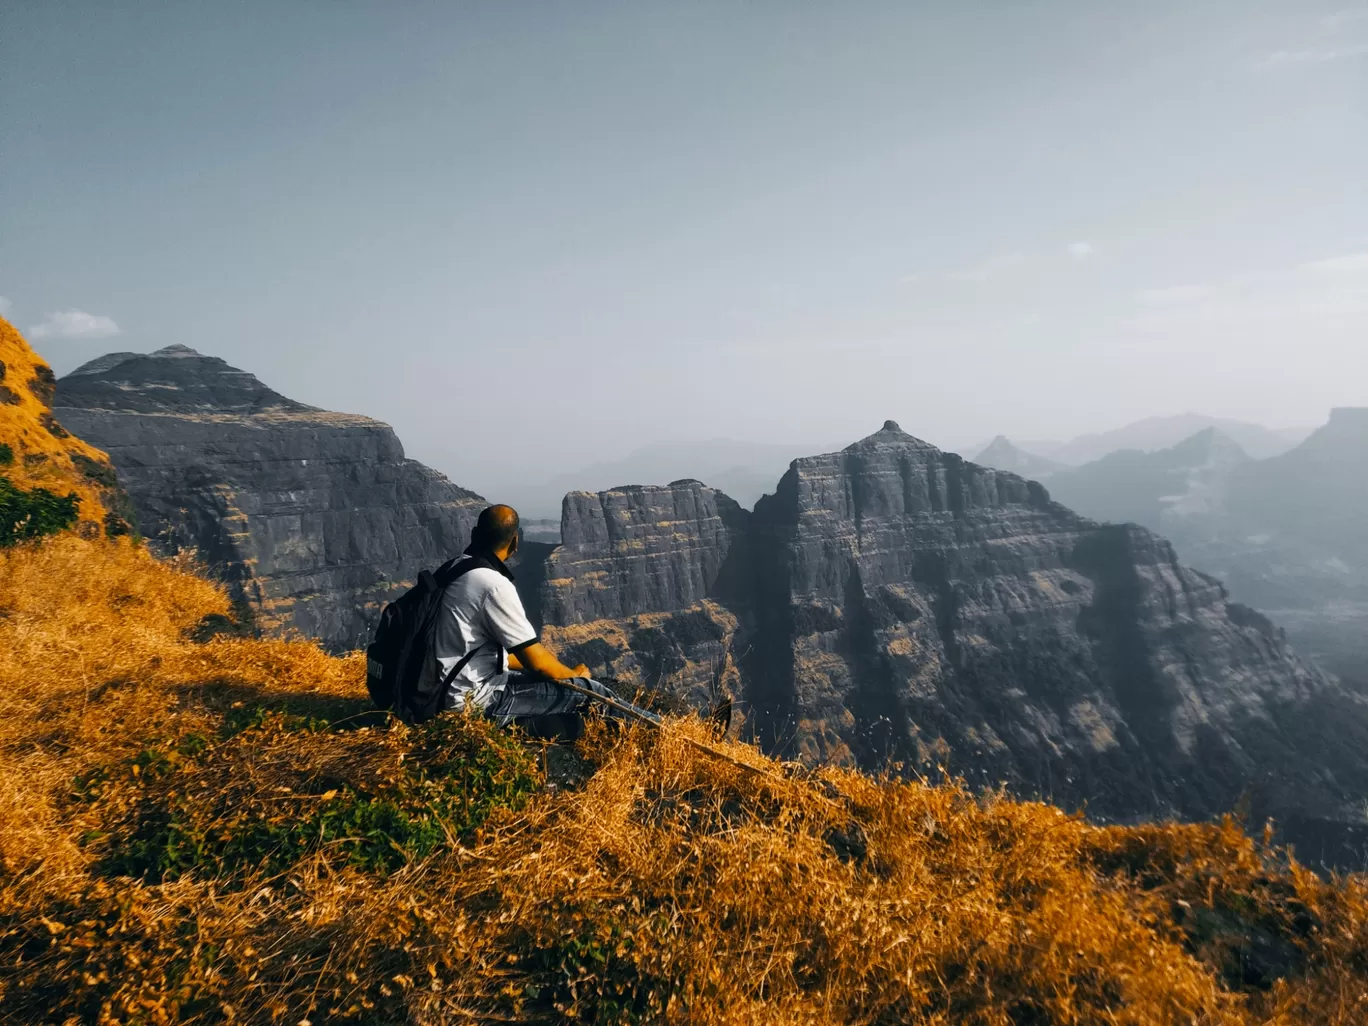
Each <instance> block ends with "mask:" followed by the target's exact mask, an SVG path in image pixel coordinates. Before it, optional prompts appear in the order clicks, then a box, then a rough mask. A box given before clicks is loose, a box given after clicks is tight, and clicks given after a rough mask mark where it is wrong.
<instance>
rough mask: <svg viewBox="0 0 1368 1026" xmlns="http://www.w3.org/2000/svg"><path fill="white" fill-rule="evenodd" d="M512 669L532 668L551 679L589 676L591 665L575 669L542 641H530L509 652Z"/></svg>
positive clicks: (509, 662) (509, 666) (510, 667)
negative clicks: (556, 655) (561, 659)
mask: <svg viewBox="0 0 1368 1026" xmlns="http://www.w3.org/2000/svg"><path fill="white" fill-rule="evenodd" d="M508 668H509V669H510V670H531V671H532V672H533V673H539V674H541V675H542V676H543V677H546V678H548V679H550V680H569V679H570V678H571V677H587V676H589V667H587V666H585V665H583V664H581V665H579V666H576V667H574V668H573V669H572V668H571V667H569V666H566V665H565V664H564V663H563V662H561V661H560V660H559V659H557V658H556V657H555V655H553V654H552V652H551V650H550V649H549V648H547V647H546V646H545V645H543V644H542V643H541V642H540V641H529V642H528V643H527V644H526V645H519V646H518V647H517V648H515V649H513V650H512V651H510V652H509V653H508Z"/></svg>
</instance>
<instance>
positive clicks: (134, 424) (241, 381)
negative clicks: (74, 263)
mask: <svg viewBox="0 0 1368 1026" xmlns="http://www.w3.org/2000/svg"><path fill="white" fill-rule="evenodd" d="M55 413H56V415H57V418H58V419H59V421H60V422H61V423H62V424H63V425H65V426H66V427H67V428H68V429H69V430H71V431H72V432H74V433H75V434H77V435H79V436H80V437H82V438H84V439H86V440H87V441H89V442H91V443H92V444H94V445H96V446H99V447H100V448H102V449H104V450H105V451H106V452H108V453H109V456H110V459H111V461H112V462H113V464H114V467H115V468H116V470H117V472H118V477H119V481H120V483H121V484H122V485H123V487H124V488H125V489H126V490H127V492H128V494H129V495H130V496H131V498H132V502H133V506H134V508H135V510H136V514H137V521H138V528H139V530H140V531H141V532H142V533H143V534H144V535H145V536H146V537H147V539H148V541H149V543H150V544H151V545H152V546H153V547H154V548H155V549H157V550H159V551H160V552H162V553H175V552H180V551H183V550H193V551H194V553H195V554H196V556H197V557H198V558H199V559H200V560H201V561H202V562H203V563H205V564H206V565H207V566H208V567H209V568H210V570H211V571H212V572H213V573H214V574H215V575H216V576H218V577H219V578H221V579H222V580H224V581H225V582H226V583H227V584H228V585H229V587H230V589H231V591H232V594H233V596H234V598H235V599H236V600H237V601H238V602H240V603H241V604H242V606H243V607H244V608H245V609H246V610H248V611H250V613H251V614H252V615H253V616H254V617H255V619H256V622H257V624H258V626H260V627H261V628H263V629H266V630H284V629H294V630H298V631H300V632H302V633H304V634H306V635H309V636H313V637H317V638H320V639H321V640H322V641H323V642H324V643H325V644H326V645H328V646H329V647H330V648H333V649H347V648H351V647H354V646H356V645H357V644H358V643H360V642H362V641H363V640H364V638H365V635H366V632H367V630H368V628H369V626H370V624H371V622H372V621H373V619H374V617H375V614H376V612H377V611H378V607H379V606H380V605H381V604H382V603H383V602H385V601H386V600H388V599H389V598H390V597H391V596H392V595H393V594H394V593H395V592H396V591H397V590H398V589H399V588H400V587H401V586H403V585H405V584H407V583H409V582H411V581H412V580H413V579H414V577H415V576H416V575H417V572H418V571H419V570H420V569H422V568H423V567H428V566H434V565H436V564H438V563H440V562H442V561H443V560H445V559H447V558H448V557H450V556H451V555H453V554H455V553H458V552H460V551H461V549H462V548H463V547H464V546H465V544H466V542H467V540H468V538H469V534H470V527H471V525H472V524H473V523H474V519H475V517H476V516H477V515H478V513H479V510H480V509H481V508H482V507H483V505H484V500H483V499H481V498H480V497H479V496H478V495H475V494H474V493H473V492H469V491H466V490H465V489H463V488H459V487H457V486H456V485H454V484H452V483H451V482H450V481H448V480H447V479H446V478H445V477H443V476H442V475H441V474H439V473H437V472H436V471H434V470H432V469H430V468H428V467H426V466H424V465H423V464H421V463H418V462H416V461H414V460H410V459H406V458H405V457H404V450H403V447H402V446H401V445H400V443H399V440H398V438H396V437H395V435H394V432H393V431H392V430H391V429H390V427H389V426H388V425H386V424H382V423H380V422H378V421H374V420H371V419H369V418H366V417H359V416H353V415H349V414H340V413H329V412H326V411H323V410H318V409H315V408H313V407H310V406H305V405H304V404H302V403H298V402H295V401H293V400H291V399H288V398H286V397H285V396H282V395H280V394H278V393H276V392H274V391H272V390H271V389H270V388H268V387H266V386H265V385H263V384H262V383H261V382H260V381H258V380H257V379H256V378H255V377H254V376H252V375H251V374H248V373H246V372H245V371H241V370H238V369H237V368H235V367H230V366H229V365H228V364H227V363H225V362H224V361H222V360H220V359H217V358H214V357H207V356H202V355H200V354H199V353H197V352H195V351H194V350H192V349H188V348H186V347H184V346H172V347H170V348H168V349H163V350H160V351H158V352H156V353H153V354H151V355H149V356H142V355H138V354H128V353H116V354H111V355H109V356H105V357H101V358H100V359H98V360H95V361H92V362H91V363H88V364H85V365H84V366H82V367H80V368H78V369H77V370H75V371H73V372H72V373H71V374H68V375H66V376H65V377H63V378H62V379H60V380H59V381H58V383H57V396H56V400H55Z"/></svg>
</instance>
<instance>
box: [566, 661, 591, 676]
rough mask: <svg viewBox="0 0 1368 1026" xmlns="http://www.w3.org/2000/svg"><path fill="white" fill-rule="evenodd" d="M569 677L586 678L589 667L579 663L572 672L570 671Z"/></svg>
mask: <svg viewBox="0 0 1368 1026" xmlns="http://www.w3.org/2000/svg"><path fill="white" fill-rule="evenodd" d="M570 675H571V676H572V677H588V676H589V667H587V666H585V665H584V664H583V663H580V664H579V665H578V666H576V667H575V668H574V669H573V670H572V671H570Z"/></svg>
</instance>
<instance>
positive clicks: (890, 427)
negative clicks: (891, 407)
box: [846, 420, 940, 452]
mask: <svg viewBox="0 0 1368 1026" xmlns="http://www.w3.org/2000/svg"><path fill="white" fill-rule="evenodd" d="M878 445H883V446H887V445H894V446H911V447H912V448H914V449H936V446H934V445H932V444H931V443H930V442H927V441H924V440H923V439H920V438H918V437H917V436H916V435H909V434H908V433H907V432H906V431H904V430H903V429H902V428H901V427H900V426H899V425H898V422H897V421H896V420H886V421H884V422H883V427H881V428H879V430H878V431H875V432H874V433H873V434H872V435H866V436H865V437H864V438H861V439H860V440H859V441H858V442H854V443H853V444H851V445H848V446H846V449H856V448H867V447H869V446H878ZM937 451H938V452H939V451H940V450H938V449H937Z"/></svg>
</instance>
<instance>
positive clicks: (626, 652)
mask: <svg viewBox="0 0 1368 1026" xmlns="http://www.w3.org/2000/svg"><path fill="white" fill-rule="evenodd" d="M691 487H693V486H691ZM620 501H622V499H621V498H620V497H615V496H611V495H610V496H608V497H605V498H603V499H601V502H602V503H604V504H606V506H607V507H611V506H612V505H613V504H614V503H616V502H620ZM593 508H594V507H593V503H591V502H590V501H589V499H588V498H586V497H574V496H572V497H570V498H569V499H567V502H566V506H565V518H564V522H563V525H562V529H563V534H564V537H565V539H566V542H565V545H564V546H563V547H562V548H561V549H560V550H557V551H556V553H554V554H553V556H552V560H553V562H554V564H555V565H556V566H558V567H559V568H560V569H559V570H558V571H557V573H556V574H555V575H552V576H554V577H557V578H558V583H556V584H554V585H551V584H548V588H554V589H556V591H557V592H558V593H559V594H562V595H563V594H573V593H575V589H576V587H578V584H579V581H580V578H581V576H583V577H584V578H585V579H586V585H587V586H591V587H592V588H593V589H594V590H595V592H596V593H600V594H611V595H612V596H613V598H612V600H611V601H608V602H603V603H600V604H598V605H596V606H594V607H593V608H592V609H591V610H580V609H576V607H574V606H573V604H571V605H566V604H564V603H562V605H560V606H555V605H554V604H553V603H551V602H548V605H547V608H548V610H549V611H552V610H553V612H550V613H549V615H548V622H550V623H553V624H554V623H558V622H574V623H575V625H576V627H575V630H576V631H577V632H578V634H579V635H583V634H585V632H586V629H596V630H597V631H598V632H599V633H600V634H601V635H602V636H603V637H610V636H611V637H612V638H613V644H614V646H615V647H614V649H613V651H612V652H611V653H610V655H611V658H608V659H607V660H606V661H605V668H606V669H614V670H621V669H627V670H628V671H629V677H631V679H635V680H639V681H641V682H643V683H649V681H648V680H646V675H645V674H639V673H637V672H636V667H638V666H639V664H640V663H641V662H642V661H643V660H642V658H641V656H640V653H638V652H637V650H636V646H635V645H634V643H633V640H632V639H633V636H634V632H635V633H640V627H639V625H640V624H642V623H645V622H646V620H647V618H649V617H651V616H659V615H668V616H670V617H672V618H674V617H679V616H681V615H687V616H692V617H701V618H705V619H706V620H707V621H708V622H720V621H721V620H723V619H724V618H725V619H727V620H728V621H729V622H730V623H731V624H732V626H731V627H730V628H729V629H728V630H725V631H719V632H715V633H717V634H718V637H717V639H716V643H717V644H721V645H725V646H726V648H727V650H728V652H727V655H728V658H729V659H730V661H731V662H730V664H729V665H730V666H734V668H735V673H734V676H732V677H731V678H730V679H728V680H724V683H725V684H726V685H727V686H730V687H732V688H733V689H734V690H735V691H736V692H737V694H738V696H739V697H740V698H741V699H743V701H744V706H745V708H746V710H747V718H748V729H750V730H751V731H753V732H754V734H755V736H756V737H757V738H758V739H759V740H761V742H762V743H763V744H765V745H766V747H768V748H770V749H772V750H775V751H778V752H783V753H786V754H794V755H801V756H803V757H806V758H808V759H812V760H824V759H835V760H851V761H856V762H859V763H861V764H864V765H866V766H879V765H883V764H886V763H888V762H890V761H892V762H900V763H902V764H905V765H911V766H913V767H921V768H923V769H926V770H929V769H931V768H933V767H935V766H937V765H943V766H946V767H948V769H949V770H950V771H951V772H952V773H964V774H966V775H968V776H970V777H971V778H972V779H974V780H975V781H977V782H980V783H995V782H998V781H1007V782H1008V783H1010V784H1011V785H1012V786H1013V788H1014V789H1015V790H1017V791H1018V792H1021V793H1028V794H1032V793H1034V794H1041V795H1043V796H1048V797H1051V798H1053V799H1055V800H1058V801H1061V802H1063V803H1065V804H1069V805H1082V804H1085V803H1086V804H1087V805H1088V807H1089V808H1090V809H1092V810H1093V811H1094V812H1096V813H1101V814H1105V815H1115V816H1129V815H1138V814H1145V815H1155V814H1169V813H1176V814H1182V815H1189V816H1191V815H1207V814H1210V813H1213V812H1217V811H1222V810H1226V809H1229V808H1230V807H1232V806H1233V805H1234V804H1235V803H1236V802H1237V801H1238V800H1240V798H1241V796H1248V797H1250V798H1251V800H1253V801H1254V802H1255V803H1256V804H1257V806H1258V807H1259V808H1260V809H1274V808H1277V809H1288V808H1294V807H1295V808H1298V809H1300V810H1301V811H1303V812H1305V811H1307V810H1310V809H1312V808H1313V807H1314V810H1315V811H1314V815H1316V816H1322V817H1326V818H1335V817H1341V818H1342V817H1344V816H1352V815H1355V814H1356V813H1354V812H1353V811H1352V805H1353V801H1354V799H1355V796H1356V795H1361V794H1362V793H1363V788H1364V787H1368V767H1366V766H1365V758H1364V756H1363V754H1362V753H1359V754H1355V752H1354V746H1355V745H1356V744H1358V743H1359V742H1361V741H1362V740H1363V739H1364V738H1365V737H1368V734H1366V733H1365V732H1364V728H1363V725H1364V724H1365V723H1368V716H1365V711H1364V709H1363V706H1362V702H1361V701H1360V700H1359V699H1358V698H1357V697H1356V696H1354V695H1352V694H1350V693H1348V692H1346V691H1344V690H1343V689H1341V688H1339V687H1338V686H1337V685H1336V684H1335V682H1334V681H1332V680H1331V679H1329V678H1327V677H1325V676H1323V675H1322V674H1320V673H1319V672H1318V671H1316V670H1314V669H1313V668H1311V667H1309V666H1308V665H1306V664H1305V663H1303V662H1302V661H1301V660H1299V659H1298V658H1297V656H1296V655H1295V654H1294V653H1293V652H1292V651H1291V650H1290V649H1289V648H1288V646H1287V645H1286V643H1285V641H1284V640H1283V638H1282V636H1281V634H1280V632H1279V631H1277V630H1276V629H1275V628H1273V627H1272V625H1271V624H1269V623H1268V622H1267V621H1266V620H1265V619H1263V618H1262V617H1261V616H1259V615H1258V614H1257V613H1254V612H1252V611H1251V610H1247V609H1245V608H1244V607H1241V606H1238V605H1236V604H1233V603H1231V602H1229V601H1228V599H1227V597H1226V594H1225V590H1224V589H1223V588H1222V586H1221V585H1220V583H1219V582H1217V581H1216V580H1214V579H1212V578H1210V577H1206V576H1204V575H1202V574H1200V573H1197V572H1195V571H1193V570H1190V569H1188V568H1186V567H1184V566H1182V565H1181V564H1179V563H1178V561H1177V558H1176V557H1175V555H1174V552H1173V550H1172V548H1171V546H1169V544H1168V543H1167V542H1165V541H1163V540H1162V539H1160V538H1158V537H1157V536H1155V535H1153V534H1150V533H1149V532H1148V531H1145V530H1144V529H1142V528H1138V527H1134V526H1101V525H1098V524H1095V523H1094V522H1092V521H1089V520H1086V519H1084V518H1082V517H1079V516H1077V515H1076V514H1074V513H1072V512H1071V511H1069V510H1068V509H1066V508H1065V507H1063V506H1060V505H1059V504H1058V503H1055V502H1053V501H1052V500H1051V499H1050V497H1049V495H1048V493H1047V492H1046V491H1045V489H1044V488H1043V487H1041V486H1040V485H1038V484H1036V483H1034V482H1027V481H1024V480H1022V479H1021V478H1019V477H1017V476H1016V475H1013V474H1010V473H1004V472H999V471H993V470H990V469H988V468H985V467H980V466H977V465H975V464H972V463H968V462H966V461H964V460H962V459H961V458H960V457H958V456H955V455H954V454H951V453H943V452H941V451H939V450H937V449H936V448H935V447H933V446H931V445H928V444H927V443H925V442H921V441H919V440H917V439H915V438H913V437H911V436H910V435H907V434H905V433H904V432H902V431H901V430H900V429H898V427H897V425H895V424H892V423H891V422H890V423H889V424H887V425H885V427H884V429H883V430H881V431H879V432H877V433H876V434H874V435H872V436H870V437H869V438H866V439H864V440H862V441H861V442H858V443H856V444H855V445H852V446H850V447H849V448H847V449H845V450H843V451H842V452H839V453H833V454H828V455H823V456H815V457H810V458H806V459H800V460H797V461H795V462H794V463H793V465H792V467H791V468H790V470H789V472H788V473H787V474H786V475H785V476H784V478H783V479H782V480H781V481H780V483H779V485H778V488H777V489H776V492H775V494H774V495H772V496H769V497H767V498H765V499H763V500H762V501H761V502H760V503H759V504H758V505H757V507H756V510H755V513H754V514H753V515H751V516H750V517H747V518H740V519H739V520H738V521H737V524H736V527H735V528H734V529H732V530H730V531H729V532H727V534H726V538H727V549H726V552H725V554H723V553H721V551H720V549H719V548H716V547H714V548H711V549H708V551H709V552H710V554H711V562H710V563H709V564H708V565H710V566H716V567H717V568H718V570H717V573H716V574H715V575H714V576H712V577H711V579H708V578H705V579H703V581H702V584H703V586H704V588H703V594H702V595H700V594H699V590H698V587H697V586H696V585H695V582H694V581H693V580H690V582H689V586H688V587H675V588H673V589H669V588H665V589H664V590H663V591H662V589H661V588H656V589H654V590H652V589H648V588H642V587H637V586H634V585H632V583H631V582H632V579H633V576H634V573H635V572H636V571H635V570H634V569H633V568H632V564H630V563H629V562H626V563H624V562H616V561H615V560H614V558H613V551H614V548H613V545H612V544H611V543H609V542H608V541H606V537H607V536H606V534H605V532H603V531H600V530H598V529H596V528H594V527H593V526H592V524H590V525H587V526H586V525H584V524H581V520H582V519H583V518H585V516H586V511H591V510H592V509H593ZM654 508H657V506H655V505H652V504H647V505H646V506H643V507H640V508H639V509H638V513H639V514H640V515H641V516H647V515H648V514H649V510H650V509H654ZM671 517H673V514H671ZM591 519H592V517H591ZM633 529H634V531H635V532H636V534H637V536H642V535H645V536H657V534H658V532H656V531H653V530H652V528H651V527H650V525H649V524H647V523H644V522H641V520H640V519H637V520H635V521H634V528H633ZM665 530H666V528H665V527H663V526H661V527H660V529H659V531H660V532H663V531H665ZM669 530H673V528H672V527H671V528H669ZM741 567H744V571H743V572H738V573H734V574H733V571H734V570H735V569H736V568H741ZM567 578H568V579H569V581H570V583H568V584H567V583H566V579H567ZM719 582H721V584H720V583H719ZM738 582H744V585H742V586H738ZM722 584H725V586H721V585H722ZM548 594H549V592H548ZM662 595H663V597H661V596H662ZM705 600H706V601H705ZM567 611H569V612H571V613H572V614H573V616H574V619H573V621H569V620H558V619H557V617H558V616H565V614H566V612H567ZM595 617H597V618H598V619H594V618H595ZM699 622H700V623H701V622H702V621H701V620H700V621H699ZM679 633H681V634H683V633H687V632H684V631H680V632H679ZM695 633H698V632H695ZM649 638H650V636H649V635H645V634H643V635H642V641H643V642H648V639H649ZM578 643H579V644H581V645H586V644H588V643H589V639H587V638H584V637H581V638H580V639H579V642H578ZM671 651H672V652H673V654H674V660H673V663H674V664H675V665H676V666H677V669H676V673H677V675H678V677H677V680H678V682H680V683H682V684H683V685H684V686H683V687H681V686H679V684H676V685H675V686H673V688H672V690H673V691H674V693H676V694H692V695H694V696H695V697H698V696H701V695H702V694H703V693H704V692H703V691H702V689H701V688H700V686H699V680H700V679H701V678H702V677H703V676H705V674H704V673H703V672H702V669H703V668H702V666H701V665H699V666H694V667H693V668H692V669H691V668H690V666H689V663H690V652H689V651H688V650H687V647H686V646H683V645H674V646H672V648H671ZM711 658H712V659H713V660H714V661H715V660H716V658H717V656H716V654H715V653H714V654H712V656H711ZM700 662H701V660H700ZM666 684H667V686H668V685H669V682H668V680H667V681H666ZM1327 732H1328V733H1327ZM1320 735H1324V738H1325V740H1322V741H1315V740H1313V738H1316V737H1318V736H1320Z"/></svg>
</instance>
